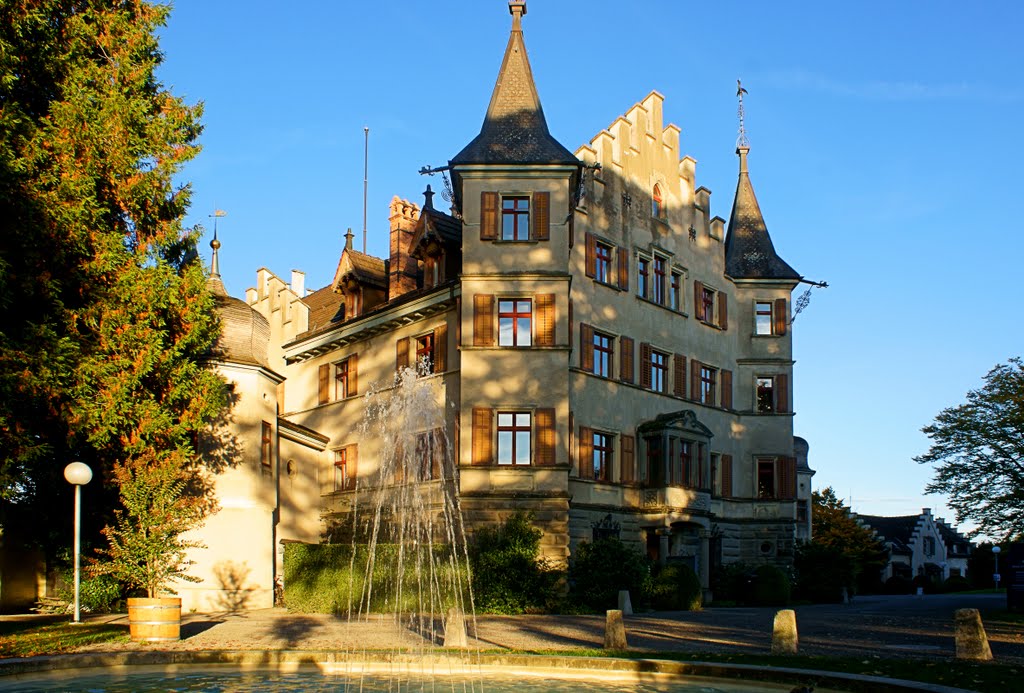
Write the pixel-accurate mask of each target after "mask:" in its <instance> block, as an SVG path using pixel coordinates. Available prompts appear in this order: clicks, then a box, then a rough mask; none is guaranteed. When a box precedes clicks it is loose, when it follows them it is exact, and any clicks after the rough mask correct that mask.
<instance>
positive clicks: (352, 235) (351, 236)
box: [345, 226, 354, 250]
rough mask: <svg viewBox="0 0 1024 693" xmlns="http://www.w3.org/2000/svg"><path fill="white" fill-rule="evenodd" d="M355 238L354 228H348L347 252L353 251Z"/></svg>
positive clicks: (346, 236)
mask: <svg viewBox="0 0 1024 693" xmlns="http://www.w3.org/2000/svg"><path fill="white" fill-rule="evenodd" d="M353 237H354V234H353V233H352V227H351V226H349V227H348V231H346V232H345V250H352V238H353Z"/></svg>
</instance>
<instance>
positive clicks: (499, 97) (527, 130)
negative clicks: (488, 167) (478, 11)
mask: <svg viewBox="0 0 1024 693" xmlns="http://www.w3.org/2000/svg"><path fill="white" fill-rule="evenodd" d="M509 10H510V11H511V12H512V16H513V21H512V31H511V33H510V35H509V38H508V45H507V46H506V47H505V57H504V58H503V59H502V61H501V69H500V70H499V71H498V81H497V82H496V83H495V85H494V91H493V92H492V94H491V102H490V104H489V105H488V107H487V114H486V115H485V116H484V124H483V126H482V127H481V128H480V134H479V135H477V136H476V137H475V138H474V139H473V141H471V142H470V143H469V144H467V145H466V146H465V148H463V150H462V151H461V152H459V153H458V154H456V155H455V156H454V157H453V158H452V159H451V161H450V162H449V164H450V165H453V166H456V165H459V164H575V165H580V161H579V159H577V158H576V157H575V156H573V154H572V152H570V151H569V150H568V149H566V148H565V147H564V146H562V144H561V143H560V142H559V141H558V140H556V139H555V138H554V137H552V136H551V133H550V132H548V124H547V121H546V120H545V118H544V110H543V109H542V108H541V105H540V97H539V96H538V95H537V87H536V85H535V84H534V81H533V72H532V70H531V69H530V60H529V58H528V57H527V55H526V43H525V42H524V41H523V31H522V26H521V24H520V15H519V14H518V12H521V13H522V14H526V7H525V3H517V2H511V3H509Z"/></svg>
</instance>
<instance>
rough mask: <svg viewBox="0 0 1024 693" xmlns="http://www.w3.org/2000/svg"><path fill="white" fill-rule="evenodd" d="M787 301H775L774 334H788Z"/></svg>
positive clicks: (779, 299)
mask: <svg viewBox="0 0 1024 693" xmlns="http://www.w3.org/2000/svg"><path fill="white" fill-rule="evenodd" d="M787 317H788V316H787V315H786V299H784V298H777V299H775V310H773V311H772V321H773V322H774V323H775V324H774V325H773V326H772V333H773V334H777V335H784V334H786V322H787V320H786V318H787Z"/></svg>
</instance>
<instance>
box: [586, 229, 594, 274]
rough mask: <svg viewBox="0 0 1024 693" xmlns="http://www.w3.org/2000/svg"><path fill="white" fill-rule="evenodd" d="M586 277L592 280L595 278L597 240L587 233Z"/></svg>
mask: <svg viewBox="0 0 1024 693" xmlns="http://www.w3.org/2000/svg"><path fill="white" fill-rule="evenodd" d="M586 239H587V250H586V259H587V276H588V277H590V278H591V279H593V278H594V277H596V276H597V239H595V238H594V234H592V233H589V232H588V233H587V234H586Z"/></svg>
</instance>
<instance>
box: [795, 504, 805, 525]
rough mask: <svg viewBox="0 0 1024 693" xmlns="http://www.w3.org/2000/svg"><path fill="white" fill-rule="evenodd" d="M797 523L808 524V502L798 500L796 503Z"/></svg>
mask: <svg viewBox="0 0 1024 693" xmlns="http://www.w3.org/2000/svg"><path fill="white" fill-rule="evenodd" d="M796 521H797V522H800V523H805V522H807V501H805V500H798V501H797V502H796Z"/></svg>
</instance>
